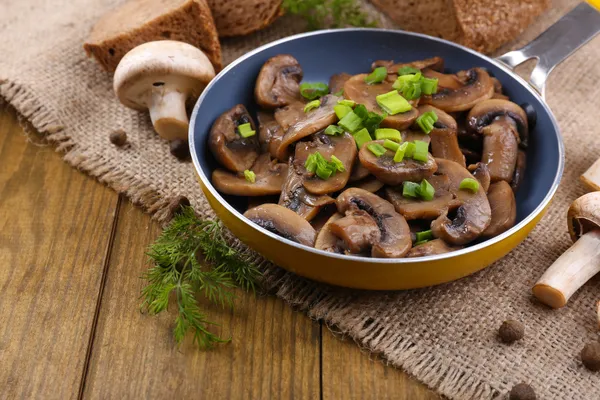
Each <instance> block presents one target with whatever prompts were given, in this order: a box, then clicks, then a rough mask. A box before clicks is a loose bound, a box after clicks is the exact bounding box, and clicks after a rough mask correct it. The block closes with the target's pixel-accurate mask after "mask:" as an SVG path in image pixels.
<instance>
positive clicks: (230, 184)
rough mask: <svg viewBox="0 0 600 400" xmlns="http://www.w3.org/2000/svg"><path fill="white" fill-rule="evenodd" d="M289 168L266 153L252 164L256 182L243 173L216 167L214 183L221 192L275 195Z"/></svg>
mask: <svg viewBox="0 0 600 400" xmlns="http://www.w3.org/2000/svg"><path fill="white" fill-rule="evenodd" d="M287 170H288V165H287V164H284V163H276V161H275V160H273V161H271V156H270V155H269V154H268V153H265V154H262V155H260V156H259V157H258V159H257V160H256V162H255V163H254V165H253V166H252V172H254V174H255V181H254V182H249V181H248V180H247V179H246V178H245V176H244V175H243V174H241V173H237V174H234V173H232V172H230V171H226V170H223V169H216V170H214V171H213V174H212V183H213V185H214V186H215V188H216V189H217V190H218V191H219V192H222V193H226V194H231V195H235V196H268V195H275V194H280V193H281V187H282V186H283V182H284V179H285V177H286V176H287Z"/></svg>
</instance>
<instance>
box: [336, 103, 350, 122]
mask: <svg viewBox="0 0 600 400" xmlns="http://www.w3.org/2000/svg"><path fill="white" fill-rule="evenodd" d="M333 111H334V112H335V115H337V117H338V119H342V118H344V117H345V116H346V114H348V113H349V112H351V111H352V107H350V106H347V105H346V104H336V105H335V106H333Z"/></svg>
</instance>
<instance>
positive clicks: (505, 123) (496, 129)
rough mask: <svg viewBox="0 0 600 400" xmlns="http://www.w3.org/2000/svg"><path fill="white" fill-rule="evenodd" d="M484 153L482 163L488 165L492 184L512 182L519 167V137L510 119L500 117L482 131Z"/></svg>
mask: <svg viewBox="0 0 600 400" xmlns="http://www.w3.org/2000/svg"><path fill="white" fill-rule="evenodd" d="M482 133H483V151H482V154H481V162H482V163H485V164H487V165H488V168H489V170H490V177H491V179H492V182H498V181H500V180H504V181H507V182H511V181H512V178H513V175H514V173H515V167H516V165H517V156H518V153H519V137H518V133H517V130H516V127H515V125H514V123H513V122H512V120H510V119H509V118H508V117H498V119H497V120H496V121H494V123H493V124H491V125H488V126H486V127H484V128H483V129H482Z"/></svg>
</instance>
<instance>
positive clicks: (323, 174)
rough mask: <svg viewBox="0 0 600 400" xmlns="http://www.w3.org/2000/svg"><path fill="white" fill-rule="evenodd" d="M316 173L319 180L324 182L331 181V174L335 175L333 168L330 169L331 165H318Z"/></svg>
mask: <svg viewBox="0 0 600 400" xmlns="http://www.w3.org/2000/svg"><path fill="white" fill-rule="evenodd" d="M316 173H317V176H318V177H319V178H321V179H323V180H327V179H329V177H330V176H331V174H333V171H332V170H331V168H329V165H327V164H319V165H317V171H316Z"/></svg>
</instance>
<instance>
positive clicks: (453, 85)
mask: <svg viewBox="0 0 600 400" xmlns="http://www.w3.org/2000/svg"><path fill="white" fill-rule="evenodd" d="M423 76H424V77H426V78H429V79H437V80H438V87H439V88H444V89H452V90H455V89H460V88H461V87H462V86H463V82H462V81H461V80H460V79H459V78H458V76H456V75H454V74H443V73H441V72H438V71H435V70H432V69H425V70H423Z"/></svg>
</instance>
